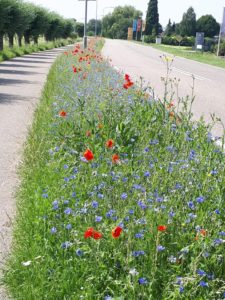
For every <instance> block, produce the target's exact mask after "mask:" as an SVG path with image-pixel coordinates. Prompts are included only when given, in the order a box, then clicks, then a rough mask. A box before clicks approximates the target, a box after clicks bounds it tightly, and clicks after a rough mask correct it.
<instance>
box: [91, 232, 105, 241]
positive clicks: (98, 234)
mask: <svg viewBox="0 0 225 300" xmlns="http://www.w3.org/2000/svg"><path fill="white" fill-rule="evenodd" d="M92 237H93V239H95V240H99V239H101V238H102V237H103V235H102V233H101V232H98V231H94V233H93V236H92Z"/></svg>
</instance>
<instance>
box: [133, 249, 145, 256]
mask: <svg viewBox="0 0 225 300" xmlns="http://www.w3.org/2000/svg"><path fill="white" fill-rule="evenodd" d="M141 255H145V251H143V250H138V251H133V253H132V256H134V257H139V256H141Z"/></svg>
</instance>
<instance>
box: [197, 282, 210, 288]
mask: <svg viewBox="0 0 225 300" xmlns="http://www.w3.org/2000/svg"><path fill="white" fill-rule="evenodd" d="M199 285H200V286H202V287H207V286H209V285H208V283H207V282H205V281H203V280H201V281H200V282H199Z"/></svg>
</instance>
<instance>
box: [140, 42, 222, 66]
mask: <svg viewBox="0 0 225 300" xmlns="http://www.w3.org/2000/svg"><path fill="white" fill-rule="evenodd" d="M145 45H148V46H149V44H145ZM150 46H151V47H153V48H155V49H158V50H161V51H163V52H166V53H170V54H173V55H175V56H180V57H184V58H187V59H191V60H195V61H198V62H201V63H204V64H208V65H212V66H216V67H220V68H225V59H224V58H220V57H217V56H216V55H215V54H213V53H209V52H191V49H187V47H179V46H167V45H156V44H151V45H150Z"/></svg>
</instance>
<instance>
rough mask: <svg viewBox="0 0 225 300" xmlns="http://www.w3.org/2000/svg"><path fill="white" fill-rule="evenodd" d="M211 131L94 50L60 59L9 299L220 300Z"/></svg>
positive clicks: (27, 186)
mask: <svg viewBox="0 0 225 300" xmlns="http://www.w3.org/2000/svg"><path fill="white" fill-rule="evenodd" d="M185 107H187V106H185V105H184V108H185ZM209 130H210V128H207V127H206V126H205V125H204V123H202V122H201V121H199V122H198V123H193V122H192V121H191V114H190V113H188V111H186V110H184V111H182V112H181V113H180V114H179V116H178V115H176V113H175V110H174V107H173V106H172V105H171V104H170V103H166V102H165V103H162V102H160V101H155V100H154V99H152V98H150V97H149V96H148V95H147V94H146V93H145V92H144V91H142V90H140V89H139V88H137V87H135V86H134V85H133V83H132V81H131V79H130V77H129V75H126V76H125V78H124V79H123V78H122V77H121V74H120V73H118V72H116V71H115V70H114V69H112V68H111V67H110V66H109V64H108V63H107V62H105V61H104V60H102V58H101V56H99V54H98V53H96V52H95V51H94V50H93V49H92V48H91V47H90V48H89V50H87V51H86V52H83V51H82V49H80V47H79V46H77V47H76V48H75V49H74V51H73V52H72V53H67V52H66V53H65V54H64V55H62V56H61V57H59V58H58V59H57V61H56V63H55V64H54V66H53V67H52V69H51V71H50V73H49V76H48V81H47V84H46V86H45V89H44V92H43V96H42V100H41V103H40V106H39V108H38V110H37V112H36V115H35V120H34V124H33V127H32V130H31V132H30V135H29V139H28V141H27V145H26V149H25V154H24V163H23V166H22V168H21V178H22V184H21V187H20V190H19V192H18V214H17V224H16V228H15V234H14V243H13V253H12V256H11V259H10V261H9V263H8V268H7V271H6V274H5V283H6V284H7V286H8V288H9V291H10V292H11V295H12V296H13V297H14V298H15V299H48V300H49V299H52V300H53V299H54V300H55V299H90V300H92V299H105V300H106V299H107V300H109V299H134V300H135V299H143V300H144V299H146V300H147V299H148V300H149V299H154V300H156V299H160V300H161V299H191V298H193V299H197V300H200V299H209V300H210V299H215V295H218V297H217V296H216V297H217V298H218V299H220V298H222V297H223V293H224V292H225V282H224V278H225V263H224V258H223V255H224V246H225V241H224V236H225V228H224V221H225V218H224V212H225V210H224V193H225V189H224V186H225V180H224V173H225V163H224V162H225V157H224V153H223V152H222V151H221V150H220V149H219V148H218V147H216V146H215V144H214V142H213V139H212V137H211V135H210V133H209Z"/></svg>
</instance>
